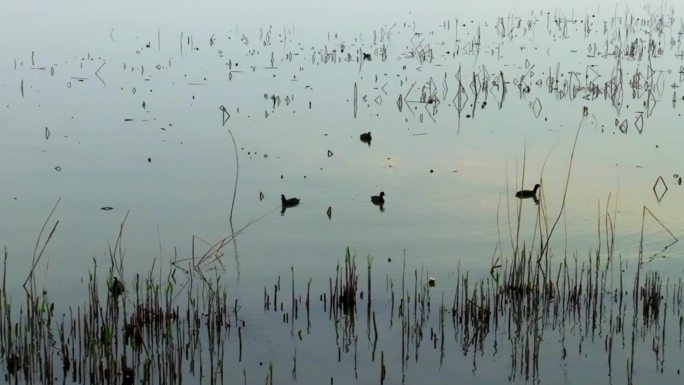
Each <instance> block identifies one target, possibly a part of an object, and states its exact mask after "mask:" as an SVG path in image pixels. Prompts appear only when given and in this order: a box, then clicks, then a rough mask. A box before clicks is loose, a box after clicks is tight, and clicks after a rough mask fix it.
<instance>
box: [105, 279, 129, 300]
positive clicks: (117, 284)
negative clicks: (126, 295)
mask: <svg viewBox="0 0 684 385" xmlns="http://www.w3.org/2000/svg"><path fill="white" fill-rule="evenodd" d="M125 290H126V288H125V287H124V284H123V282H121V281H119V279H118V278H116V277H112V283H111V284H109V293H111V295H113V296H114V297H118V296H120V295H121V294H123V292H124V291H125Z"/></svg>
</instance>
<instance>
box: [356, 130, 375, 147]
mask: <svg viewBox="0 0 684 385" xmlns="http://www.w3.org/2000/svg"><path fill="white" fill-rule="evenodd" d="M359 139H360V140H361V141H362V142H364V143H368V145H369V146H370V142H371V140H373V137H372V136H371V133H370V131H368V132H364V133H363V134H361V135H359Z"/></svg>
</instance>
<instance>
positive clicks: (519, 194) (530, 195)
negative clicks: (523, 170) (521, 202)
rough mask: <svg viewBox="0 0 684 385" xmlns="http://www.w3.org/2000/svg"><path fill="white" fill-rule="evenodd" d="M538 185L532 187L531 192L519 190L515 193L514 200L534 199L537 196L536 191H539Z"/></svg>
mask: <svg viewBox="0 0 684 385" xmlns="http://www.w3.org/2000/svg"><path fill="white" fill-rule="evenodd" d="M539 187H540V185H539V183H537V184H535V185H534V189H533V190H520V191H518V192H517V193H515V197H516V198H534V197H536V196H537V190H538V189H539Z"/></svg>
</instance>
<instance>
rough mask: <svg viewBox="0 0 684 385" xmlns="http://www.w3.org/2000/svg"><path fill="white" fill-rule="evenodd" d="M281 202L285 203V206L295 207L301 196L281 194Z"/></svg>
mask: <svg viewBox="0 0 684 385" xmlns="http://www.w3.org/2000/svg"><path fill="white" fill-rule="evenodd" d="M280 202H281V203H282V204H283V208H287V207H294V206H297V205H298V204H299V198H289V199H288V198H285V195H284V194H280Z"/></svg>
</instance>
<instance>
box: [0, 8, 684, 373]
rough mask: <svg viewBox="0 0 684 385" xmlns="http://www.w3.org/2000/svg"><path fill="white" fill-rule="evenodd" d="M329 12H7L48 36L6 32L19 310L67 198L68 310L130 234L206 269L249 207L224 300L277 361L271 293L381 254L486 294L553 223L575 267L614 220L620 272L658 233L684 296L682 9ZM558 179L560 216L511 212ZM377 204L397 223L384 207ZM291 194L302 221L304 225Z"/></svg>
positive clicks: (380, 271) (0, 76) (543, 202)
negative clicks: (482, 288) (43, 242)
mask: <svg viewBox="0 0 684 385" xmlns="http://www.w3.org/2000/svg"><path fill="white" fill-rule="evenodd" d="M308 6H310V7H311V8H310V9H309V11H308V12H309V13H308V14H307V13H306V12H307V11H306V9H307V5H306V4H304V3H301V4H296V5H294V7H295V8H297V9H298V8H302V10H300V11H299V12H296V11H292V12H291V13H288V12H287V10H280V11H278V6H277V5H276V6H274V7H275V8H269V7H266V8H265V10H264V16H263V17H262V18H261V17H259V16H258V15H254V14H250V12H249V8H248V7H245V6H244V5H242V6H240V7H237V8H236V10H235V14H236V15H240V16H241V17H237V16H234V15H233V14H232V13H231V10H226V9H222V8H220V6H217V5H213V7H211V8H210V9H204V10H201V11H199V10H194V11H193V12H199V13H201V14H202V15H203V17H206V18H207V20H209V22H207V23H198V22H197V21H196V20H194V19H193V20H187V18H189V19H192V17H190V16H191V15H192V13H191V12H190V13H188V14H187V15H186V16H187V18H186V17H184V16H183V14H184V8H183V7H181V6H179V7H178V8H175V11H174V9H173V8H171V9H169V8H163V9H164V10H165V11H168V12H169V13H170V15H169V16H168V18H163V17H161V16H160V15H159V14H158V13H157V14H154V16H151V17H150V19H151V20H155V21H157V23H153V22H150V20H147V21H144V16H143V15H144V14H145V13H153V11H154V10H153V9H152V7H151V6H150V5H146V6H143V8H142V9H141V11H140V12H131V13H124V12H119V11H116V10H110V11H111V19H110V20H109V21H108V13H107V11H106V10H94V9H88V8H86V14H87V15H88V16H89V17H88V18H83V19H78V20H75V19H73V17H72V16H65V15H68V14H70V12H76V10H74V9H71V10H65V9H61V10H56V11H55V12H56V15H60V16H63V18H62V20H64V21H69V20H71V21H73V25H66V26H64V25H62V26H60V25H59V23H58V22H57V21H56V19H54V18H52V17H51V16H50V14H49V12H48V11H47V10H45V9H42V10H37V11H35V13H33V11H30V10H27V9H25V8H24V6H23V5H20V4H14V5H13V6H12V7H11V8H12V9H11V11H10V12H9V15H10V17H11V16H15V17H17V18H20V17H25V16H27V15H31V18H30V19H31V20H33V21H34V27H27V26H20V25H18V23H16V22H15V24H12V23H9V24H8V25H7V24H6V25H5V26H4V27H3V35H5V36H9V38H8V39H6V40H7V41H4V42H3V45H4V47H3V49H2V52H3V55H2V60H1V61H0V96H1V101H2V106H0V107H1V108H2V113H0V130H1V132H0V135H1V137H2V140H1V142H0V179H2V186H3V187H2V189H1V190H0V207H1V211H2V218H0V237H1V238H0V244H1V245H2V246H5V247H6V248H7V251H8V255H9V257H8V262H7V269H8V271H9V276H8V278H7V282H8V287H9V288H14V287H16V288H17V289H16V290H15V291H12V289H11V290H10V291H12V292H13V293H15V294H21V291H20V286H21V283H23V281H24V279H25V277H26V274H28V271H29V270H30V269H31V256H32V254H33V249H34V245H35V243H36V238H37V237H38V234H39V231H40V228H41V226H42V225H43V222H44V221H45V218H46V217H47V216H48V214H49V213H50V210H51V209H52V207H53V206H54V205H55V202H57V201H58V199H59V204H58V205H57V207H56V209H55V213H54V215H53V218H52V220H53V222H54V220H59V224H58V227H57V229H56V231H55V234H54V237H53V238H52V239H51V240H50V242H49V245H48V247H47V249H46V253H45V257H44V259H42V260H41V263H40V264H39V265H38V266H37V269H36V271H37V274H38V276H39V277H40V282H41V284H44V286H45V287H47V288H49V291H50V293H51V294H52V296H53V297H54V300H55V301H57V302H59V303H64V304H72V301H74V299H73V298H78V295H79V294H78V293H81V292H82V289H83V283H82V277H85V276H87V274H88V271H89V270H91V269H92V267H93V260H96V261H97V263H98V265H99V266H107V265H108V264H109V257H108V254H107V249H108V245H107V242H108V241H109V242H113V241H114V239H115V238H116V235H117V233H118V231H119V226H120V225H121V223H122V221H123V220H124V218H126V220H125V225H124V229H123V246H124V248H125V255H124V260H125V270H126V272H127V273H130V274H131V276H132V275H134V274H136V273H139V272H145V271H147V270H148V269H150V267H151V266H152V265H153V263H154V264H156V265H157V266H158V265H160V264H161V265H163V266H167V265H168V263H169V261H170V260H172V259H174V258H175V259H182V258H187V257H190V256H192V255H193V249H194V253H195V254H196V255H202V254H203V253H204V252H205V251H206V250H207V249H208V248H209V244H213V243H215V242H217V241H218V240H220V239H221V238H222V237H225V236H227V235H230V234H231V224H230V218H231V211H232V224H233V229H234V230H238V229H241V228H243V227H244V230H242V231H241V232H240V234H239V235H238V236H237V238H236V241H235V242H234V243H231V245H230V246H229V247H225V248H223V249H222V250H221V257H220V259H221V262H222V263H221V265H222V266H221V268H220V271H221V276H222V280H223V282H224V283H225V284H226V285H228V287H229V290H230V291H231V295H234V296H236V297H238V298H240V301H241V302H242V303H243V304H244V305H243V306H244V309H243V312H244V313H243V316H244V317H247V318H249V319H250V320H251V321H252V322H254V323H255V325H256V326H254V329H252V330H251V331H249V332H248V333H249V336H250V337H253V338H254V340H255V341H256V342H257V343H256V345H258V346H259V348H258V349H257V350H259V351H260V352H266V353H273V354H275V355H277V354H278V353H277V351H278V350H280V349H283V350H287V351H288V353H286V354H290V352H289V350H288V349H289V347H288V346H286V345H287V344H286V343H283V342H280V343H275V342H272V341H270V340H269V339H268V338H267V339H265V340H263V339H261V338H265V337H264V336H268V333H264V331H263V330H262V331H259V327H262V328H264V329H265V330H267V329H268V328H270V327H272V326H269V325H270V323H271V322H272V320H270V319H269V317H268V316H264V315H263V314H262V313H263V311H262V309H261V303H260V302H259V301H261V300H262V297H263V288H264V287H265V286H269V287H270V286H271V285H272V284H273V282H275V280H276V279H277V277H279V276H289V274H290V269H291V267H293V266H294V268H295V271H296V273H297V276H298V277H301V281H302V283H303V282H306V281H307V280H308V279H309V278H311V279H312V282H313V283H314V287H318V288H319V290H326V289H327V285H328V283H327V282H326V281H327V280H328V277H329V276H331V275H334V268H335V266H336V264H337V262H338V261H339V260H340V259H341V257H342V256H343V255H344V250H345V248H346V247H349V248H350V249H351V251H352V253H355V254H356V255H358V256H360V257H364V258H365V256H366V255H371V256H373V258H374V261H375V262H374V265H373V267H374V272H375V276H377V277H378V278H377V279H379V280H382V281H383V282H384V281H385V277H386V275H392V274H395V275H396V274H401V271H402V264H401V263H400V262H398V261H401V260H402V259H403V256H404V255H406V265H407V266H408V267H409V270H411V271H412V269H414V268H417V269H421V268H425V269H427V270H428V271H429V273H430V276H433V277H435V278H436V280H437V282H438V283H439V284H438V287H441V288H444V289H445V290H448V289H453V288H454V286H455V285H456V281H457V280H455V279H453V278H454V274H455V272H456V271H457V269H458V268H459V267H460V268H461V269H463V270H468V271H471V272H472V274H473V275H475V276H478V277H479V276H486V275H487V274H488V273H489V271H490V268H491V266H492V264H493V261H494V260H496V259H497V258H498V259H499V260H506V259H507V258H509V257H510V256H511V255H512V254H513V251H514V249H515V248H516V245H519V246H522V245H523V244H524V245H526V246H527V247H528V248H530V247H538V244H539V242H540V234H539V228H538V227H537V226H535V223H536V220H537V218H538V214H539V213H542V214H541V216H542V217H543V218H542V220H543V221H545V222H546V223H547V229H548V228H550V227H551V225H553V224H554V222H555V221H556V220H557V219H558V224H557V226H556V228H555V230H554V232H553V234H552V237H551V240H552V243H550V246H548V247H549V249H550V252H551V254H552V255H554V256H555V257H556V258H563V257H565V256H568V257H574V256H577V255H579V256H581V257H582V258H584V257H585V256H586V255H589V254H592V253H593V252H595V250H596V249H597V248H598V247H599V246H601V247H604V245H603V244H604V243H605V238H604V235H601V236H599V235H598V232H599V231H605V226H607V225H608V224H610V225H611V226H614V229H613V232H614V236H615V254H616V255H620V256H621V257H622V258H623V260H625V261H632V262H633V263H636V261H637V259H638V256H639V244H640V241H641V239H642V236H643V254H644V256H645V258H646V259H647V260H648V261H649V264H648V267H649V268H652V269H655V270H660V271H662V272H665V273H666V274H667V276H668V277H672V278H675V279H676V278H678V277H679V275H680V274H681V272H682V267H683V265H682V263H681V256H682V245H681V244H680V243H679V242H677V241H678V239H679V238H681V235H682V231H683V230H684V225H683V224H682V221H681V218H682V214H683V213H684V199H683V195H682V194H683V193H684V190H682V185H681V179H680V177H679V175H680V174H682V175H684V167H683V165H682V162H681V155H680V153H681V149H680V142H681V132H680V131H681V127H682V117H681V114H682V110H683V109H684V93H683V92H681V91H680V90H679V87H680V86H681V84H682V80H684V61H683V59H682V58H683V56H682V52H683V50H684V48H682V46H681V37H682V33H684V29H683V27H682V25H683V24H682V17H681V10H679V9H677V8H672V6H666V5H661V4H659V5H658V6H654V5H649V4H647V3H645V4H631V5H618V6H614V7H604V8H602V7H595V6H594V7H592V6H591V5H584V6H583V7H582V8H575V9H571V8H552V9H548V8H540V7H536V8H535V6H536V5H535V4H532V3H530V4H529V6H530V8H529V9H518V10H514V9H510V10H509V9H502V13H501V14H497V13H496V11H495V10H494V9H491V8H489V9H485V7H484V6H483V7H482V9H477V10H474V11H473V14H472V15H463V14H461V13H460V12H458V11H457V10H454V9H451V8H450V6H449V5H448V4H438V5H436V6H435V7H433V8H434V9H431V10H429V11H425V12H422V11H420V10H418V9H416V8H414V7H413V6H411V5H410V4H402V5H401V6H397V7H395V8H392V9H391V10H387V11H386V12H378V13H373V12H361V13H362V15H359V17H358V20H357V22H354V23H352V22H351V20H354V12H353V11H352V10H350V8H349V7H340V8H341V9H337V8H336V7H339V5H336V6H332V8H331V11H335V10H337V11H338V12H339V14H340V16H339V19H340V20H339V23H338V22H334V20H333V21H332V22H328V20H327V18H321V17H320V16H318V17H317V15H321V14H324V12H325V11H326V9H325V8H324V7H321V5H319V4H313V5H311V4H310V5H308ZM216 7H218V8H216ZM342 8H343V9H342ZM212 9H213V10H215V11H216V12H215V13H216V14H214V12H213V11H212ZM156 10H157V11H159V8H156ZM440 10H442V11H440ZM186 11H187V10H186ZM222 12H223V13H222ZM306 15H308V16H306ZM219 16H221V17H219ZM288 16H290V17H288ZM5 17H6V18H7V19H6V20H8V19H9V17H8V16H5ZM58 19H59V18H57V20H58ZM3 24H5V23H3ZM68 24H70V23H68ZM365 132H371V133H372V141H371V142H370V144H367V143H365V142H362V141H361V140H360V139H359V135H360V134H362V133H365ZM231 135H232V138H231ZM233 139H234V141H235V142H233ZM234 143H235V145H234ZM236 150H237V152H236ZM536 183H541V189H540V190H539V198H540V206H536V205H535V204H534V202H533V201H532V200H523V201H521V200H518V199H516V198H515V197H514V193H515V192H516V191H517V190H520V189H522V188H526V189H531V188H532V187H533V186H534V185H535V184H536ZM566 187H567V191H566ZM234 189H235V194H234V193H233V192H234ZM380 191H383V192H384V193H385V201H386V203H385V204H384V206H383V210H380V209H379V207H377V206H375V205H373V204H372V203H371V201H370V196H371V195H377V194H378V193H379V192H380ZM281 194H284V195H285V196H287V197H291V196H292V197H298V198H299V199H301V203H300V204H299V205H298V206H296V207H292V208H289V209H287V210H286V211H284V212H282V213H281V204H280V195H281ZM540 207H541V208H543V209H542V210H541V211H538V208H540ZM328 213H330V215H328ZM606 213H609V214H610V215H609V216H610V218H608V216H607V215H606ZM519 214H520V216H518V215H519ZM518 218H520V219H519V220H518ZM245 226H246V227H245ZM545 231H546V230H545ZM545 236H546V235H545ZM600 237H603V238H600ZM205 241H206V242H207V243H208V244H205V243H204V242H205ZM362 259H363V258H362ZM559 261H560V259H559ZM555 264H557V263H555ZM129 279H130V277H129ZM316 285H318V286H316ZM450 296H451V294H449V295H448V297H450ZM75 301H76V302H77V303H78V302H79V301H78V300H75ZM323 318H325V317H323ZM328 337H329V335H328ZM273 338H275V337H273ZM320 338H324V337H320ZM272 343H273V347H272V348H269V346H271V344H272ZM332 343H334V342H332ZM315 346H317V347H320V346H325V342H322V341H321V342H319V343H318V344H317V345H315ZM269 349H274V350H275V352H274V351H269ZM314 353H315V349H314V352H312V354H314ZM679 353H680V354H681V352H679ZM599 354H600V352H599ZM491 364H492V365H494V366H496V360H494V361H493V362H492V363H491ZM569 364H571V365H572V364H573V363H572V362H569ZM580 366H581V365H580ZM372 370H373V371H375V370H376V368H375V367H373V369H372ZM568 371H571V369H568ZM483 372H485V373H487V372H488V371H486V370H484V371H480V372H479V373H483ZM436 373H442V372H439V371H437V372H436ZM362 377H363V376H362ZM237 378H241V377H237ZM316 378H318V377H316ZM326 378H327V377H325V376H322V377H320V378H319V379H326ZM448 378H449V376H448V375H447V376H445V378H444V379H442V380H435V381H437V382H439V381H442V382H444V381H448ZM476 378H478V381H480V380H481V381H484V382H487V381H486V378H487V377H486V376H483V375H482V374H478V376H476ZM572 378H576V377H572ZM505 379H506V376H503V377H500V376H494V377H493V380H497V381H503V380H505ZM484 382H483V383H484Z"/></svg>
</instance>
